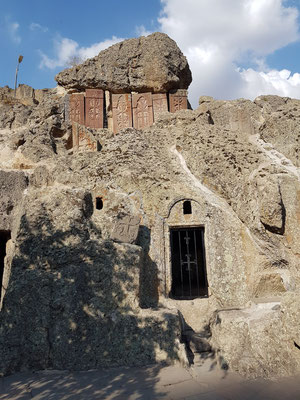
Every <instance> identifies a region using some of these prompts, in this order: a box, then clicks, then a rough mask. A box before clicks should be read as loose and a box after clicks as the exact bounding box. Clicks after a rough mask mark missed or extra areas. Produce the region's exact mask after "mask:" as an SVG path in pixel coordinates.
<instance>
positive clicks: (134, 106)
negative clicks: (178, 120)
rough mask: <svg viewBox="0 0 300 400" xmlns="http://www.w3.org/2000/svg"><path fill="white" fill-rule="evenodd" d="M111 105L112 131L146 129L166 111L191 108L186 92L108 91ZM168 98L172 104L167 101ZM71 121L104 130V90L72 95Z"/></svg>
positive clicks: (92, 90) (70, 99) (179, 90)
mask: <svg viewBox="0 0 300 400" xmlns="http://www.w3.org/2000/svg"><path fill="white" fill-rule="evenodd" d="M107 95H108V98H110V99H111V100H107V102H108V103H111V105H112V122H113V132H114V133H118V132H120V131H122V130H123V129H126V128H132V127H133V128H135V129H145V128H148V127H150V126H151V125H153V123H154V122H156V121H157V120H158V118H159V116H160V114H161V113H163V112H167V111H170V112H176V111H180V110H185V109H187V108H188V101H187V90H185V89H178V90H173V91H171V92H170V93H169V94H167V93H151V92H146V93H132V94H131V93H118V94H115V93H113V94H111V93H109V92H106V96H107ZM168 99H169V102H168ZM69 110H70V112H69V120H70V122H71V123H74V122H76V123H78V124H80V125H84V126H86V127H89V128H93V129H102V128H103V127H104V119H105V118H106V119H107V118H108V111H107V109H106V108H105V106H104V91H103V90H102V89H86V90H85V92H83V93H73V94H71V95H70V96H69Z"/></svg>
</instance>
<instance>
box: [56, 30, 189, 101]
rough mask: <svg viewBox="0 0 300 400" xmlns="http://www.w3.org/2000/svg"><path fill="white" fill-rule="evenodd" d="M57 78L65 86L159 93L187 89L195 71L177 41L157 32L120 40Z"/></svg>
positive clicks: (61, 73) (119, 91)
mask: <svg viewBox="0 0 300 400" xmlns="http://www.w3.org/2000/svg"><path fill="white" fill-rule="evenodd" d="M55 79H56V81H57V82H58V84H59V85H61V86H64V87H66V88H76V89H85V88H101V89H105V90H110V91H112V92H114V93H122V92H130V91H137V92H147V91H150V92H153V93H159V92H167V91H169V90H172V89H187V88H188V86H189V84H190V83H191V81H192V74H191V71H190V69H189V65H188V63H187V60H186V58H185V56H184V55H183V54H182V52H181V50H180V49H179V48H178V46H177V44H176V43H175V41H174V40H172V39H170V38H169V36H168V35H166V34H164V33H159V32H156V33H153V34H152V35H149V36H147V37H144V36H142V37H140V38H137V39H129V40H125V41H123V42H120V43H117V44H115V45H113V46H111V47H109V48H108V49H106V50H103V51H101V52H100V53H99V54H98V56H96V57H94V58H91V59H88V60H86V61H85V62H84V63H83V64H81V65H79V66H75V67H73V68H69V69H66V70H64V71H62V72H60V73H59V74H58V75H56V77H55Z"/></svg>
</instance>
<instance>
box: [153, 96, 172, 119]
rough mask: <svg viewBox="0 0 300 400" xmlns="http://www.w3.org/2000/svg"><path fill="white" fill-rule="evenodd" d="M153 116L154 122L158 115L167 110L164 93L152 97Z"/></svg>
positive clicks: (166, 100)
mask: <svg viewBox="0 0 300 400" xmlns="http://www.w3.org/2000/svg"><path fill="white" fill-rule="evenodd" d="M152 103H153V116H154V121H156V120H157V118H158V116H159V114H161V113H162V112H166V111H169V110H168V99H167V94H166V93H157V94H153V95H152Z"/></svg>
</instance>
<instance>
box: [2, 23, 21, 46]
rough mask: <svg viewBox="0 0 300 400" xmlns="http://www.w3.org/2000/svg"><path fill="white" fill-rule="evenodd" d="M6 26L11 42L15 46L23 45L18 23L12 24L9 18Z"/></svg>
mask: <svg viewBox="0 0 300 400" xmlns="http://www.w3.org/2000/svg"><path fill="white" fill-rule="evenodd" d="M5 26H6V31H7V33H8V35H9V37H10V39H11V41H12V42H14V43H15V44H19V43H21V36H20V35H19V27H20V25H19V23H18V22H16V21H14V22H12V21H11V20H10V18H9V17H6V18H5Z"/></svg>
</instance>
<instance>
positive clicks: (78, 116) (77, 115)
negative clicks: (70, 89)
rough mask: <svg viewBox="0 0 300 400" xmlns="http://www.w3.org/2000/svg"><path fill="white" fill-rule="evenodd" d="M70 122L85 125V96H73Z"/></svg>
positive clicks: (81, 94) (80, 94) (71, 98)
mask: <svg viewBox="0 0 300 400" xmlns="http://www.w3.org/2000/svg"><path fill="white" fill-rule="evenodd" d="M69 118H70V122H77V123H78V124H80V125H84V94H83V93H78V94H71V96H70V109H69Z"/></svg>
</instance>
